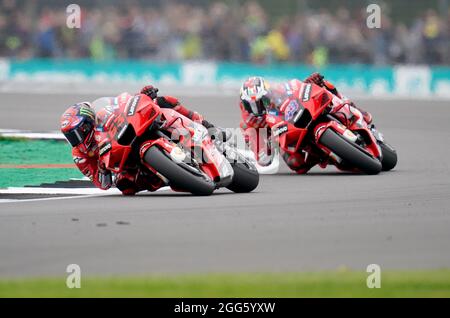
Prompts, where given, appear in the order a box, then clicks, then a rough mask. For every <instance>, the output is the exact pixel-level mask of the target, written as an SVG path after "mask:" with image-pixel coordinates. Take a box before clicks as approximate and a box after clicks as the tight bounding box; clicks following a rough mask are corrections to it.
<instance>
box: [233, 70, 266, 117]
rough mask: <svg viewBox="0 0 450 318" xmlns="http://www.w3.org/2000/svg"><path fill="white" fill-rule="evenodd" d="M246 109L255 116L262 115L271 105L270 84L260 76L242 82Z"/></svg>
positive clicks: (243, 101)
mask: <svg viewBox="0 0 450 318" xmlns="http://www.w3.org/2000/svg"><path fill="white" fill-rule="evenodd" d="M240 97H241V102H242V105H243V107H244V109H245V110H246V111H247V112H248V113H250V114H253V115H255V116H262V115H264V114H265V113H266V111H267V108H268V107H269V106H270V103H271V102H270V97H269V85H268V84H267V82H266V81H265V80H264V79H263V78H262V77H259V76H255V77H250V78H249V79H247V80H246V81H245V82H244V84H242V87H241V92H240Z"/></svg>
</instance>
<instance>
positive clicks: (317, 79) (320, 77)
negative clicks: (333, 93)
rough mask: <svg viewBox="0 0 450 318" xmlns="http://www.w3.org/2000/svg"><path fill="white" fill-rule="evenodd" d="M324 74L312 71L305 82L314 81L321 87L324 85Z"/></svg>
mask: <svg viewBox="0 0 450 318" xmlns="http://www.w3.org/2000/svg"><path fill="white" fill-rule="evenodd" d="M323 79H324V76H323V75H322V74H320V73H317V72H316V73H312V74H311V75H309V76H308V77H307V78H306V79H305V83H313V84H316V85H319V86H320V87H323V86H324V82H323Z"/></svg>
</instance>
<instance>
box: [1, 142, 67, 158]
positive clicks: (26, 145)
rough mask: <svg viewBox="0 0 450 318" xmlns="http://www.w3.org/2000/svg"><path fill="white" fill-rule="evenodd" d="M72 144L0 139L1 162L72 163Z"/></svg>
mask: <svg viewBox="0 0 450 318" xmlns="http://www.w3.org/2000/svg"><path fill="white" fill-rule="evenodd" d="M72 162H73V161H72V153H71V148H70V145H69V144H68V143H67V142H63V141H53V140H23V139H11V138H8V139H3V140H0V164H47V163H72Z"/></svg>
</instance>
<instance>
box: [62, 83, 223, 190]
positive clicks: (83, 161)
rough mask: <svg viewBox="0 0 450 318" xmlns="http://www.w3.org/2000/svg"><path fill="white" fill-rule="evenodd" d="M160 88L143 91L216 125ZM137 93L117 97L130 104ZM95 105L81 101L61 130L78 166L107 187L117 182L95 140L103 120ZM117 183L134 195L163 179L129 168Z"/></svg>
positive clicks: (160, 183) (161, 103) (161, 104)
mask: <svg viewBox="0 0 450 318" xmlns="http://www.w3.org/2000/svg"><path fill="white" fill-rule="evenodd" d="M157 93H158V89H157V88H155V87H153V86H152V85H148V86H145V87H144V88H142V89H141V91H140V93H139V94H144V95H147V96H149V97H150V98H151V99H153V100H154V101H155V102H156V103H157V104H158V106H159V107H161V108H172V109H173V110H175V111H177V112H179V113H180V114H182V115H184V116H186V117H188V118H189V119H191V120H193V121H195V122H199V123H201V124H202V125H204V126H205V127H206V128H214V127H215V126H214V125H212V124H211V123H209V122H208V121H206V120H205V119H204V118H203V116H202V115H200V114H199V113H197V112H194V111H191V110H189V109H187V108H186V107H184V106H183V105H182V104H181V103H180V102H179V100H178V99H177V98H175V97H173V96H158V94H157ZM133 97H134V96H133V95H130V94H128V93H122V94H121V95H119V96H118V97H117V98H115V99H116V101H117V102H118V103H127V102H129V100H130V99H132V98H133ZM100 117H101V116H99V114H96V112H95V110H94V109H93V108H92V106H91V104H90V103H88V102H81V103H77V104H75V105H72V106H71V107H69V108H68V109H67V110H66V111H65V112H64V114H63V115H62V117H61V132H62V133H63V134H64V136H65V137H66V139H67V141H68V142H69V143H70V144H71V146H72V147H73V148H72V156H73V160H74V162H75V164H76V165H77V167H78V169H80V171H81V172H82V173H83V174H84V175H85V176H86V177H88V178H89V179H90V180H91V181H92V182H93V183H94V185H95V186H96V187H98V188H100V189H103V190H107V189H109V188H110V187H111V186H112V185H113V178H112V173H111V171H109V170H107V169H106V168H105V166H104V165H103V164H102V163H101V161H100V160H99V147H98V144H97V141H96V140H94V139H95V138H94V130H95V127H96V125H97V123H98V121H99V120H101V118H100ZM114 182H115V185H116V187H117V188H118V189H119V190H120V191H122V193H123V194H124V195H134V194H135V193H137V192H139V191H143V190H148V191H156V190H157V189H159V188H160V187H162V186H163V185H164V184H163V181H162V180H161V179H160V178H159V177H157V176H156V175H154V174H153V173H151V172H149V171H141V170H139V169H138V170H127V171H124V172H122V173H120V174H118V175H116V176H115V181H114Z"/></svg>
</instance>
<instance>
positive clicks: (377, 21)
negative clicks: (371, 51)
mask: <svg viewBox="0 0 450 318" xmlns="http://www.w3.org/2000/svg"><path fill="white" fill-rule="evenodd" d="M366 11H367V13H369V16H368V17H367V20H366V25H367V27H368V28H369V29H379V28H381V8H380V6H379V5H378V4H374V3H372V4H369V5H368V6H367V9H366Z"/></svg>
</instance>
